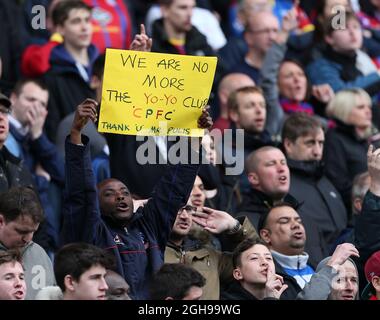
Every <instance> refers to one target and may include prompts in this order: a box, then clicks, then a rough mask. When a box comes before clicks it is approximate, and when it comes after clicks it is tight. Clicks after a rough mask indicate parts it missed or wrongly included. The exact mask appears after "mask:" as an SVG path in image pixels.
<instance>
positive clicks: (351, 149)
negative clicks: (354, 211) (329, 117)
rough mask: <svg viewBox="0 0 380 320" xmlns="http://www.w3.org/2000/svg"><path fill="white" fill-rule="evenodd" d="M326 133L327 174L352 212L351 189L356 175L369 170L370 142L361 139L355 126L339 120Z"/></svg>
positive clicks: (325, 155)
mask: <svg viewBox="0 0 380 320" xmlns="http://www.w3.org/2000/svg"><path fill="white" fill-rule="evenodd" d="M337 124H338V125H337V127H336V128H334V129H330V130H329V131H328V132H327V134H326V141H325V147H324V154H323V160H324V163H325V172H326V176H327V177H328V178H329V179H330V181H331V182H332V183H333V184H334V186H335V188H336V189H337V190H338V191H339V192H340V194H341V196H342V199H343V202H344V204H345V205H346V209H347V211H348V212H351V189H352V182H353V180H354V178H355V176H356V175H357V174H359V173H363V172H365V171H367V151H368V142H367V141H366V140H364V139H360V138H359V137H358V136H357V135H356V134H355V131H354V127H353V126H348V125H345V124H343V123H342V122H340V121H337Z"/></svg>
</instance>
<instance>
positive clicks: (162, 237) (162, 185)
mask: <svg viewBox="0 0 380 320" xmlns="http://www.w3.org/2000/svg"><path fill="white" fill-rule="evenodd" d="M82 141H83V143H84V146H80V145H74V144H72V143H70V142H69V141H68V139H67V140H66V189H65V201H64V209H63V216H64V221H63V228H62V236H63V241H64V243H69V242H79V241H81V242H87V243H91V244H94V245H96V246H98V247H101V248H104V249H106V250H108V251H110V252H112V253H113V254H114V255H115V257H116V268H117V271H118V272H119V273H120V274H121V275H122V276H124V278H125V279H126V281H127V282H128V284H129V285H130V287H131V296H132V298H133V299H146V298H147V297H148V285H149V283H150V278H151V276H152V275H153V273H154V272H155V271H157V270H158V269H159V268H160V267H161V265H162V264H163V262H164V252H165V247H166V243H167V241H168V238H169V234H170V232H171V229H172V226H173V224H174V221H175V218H176V215H177V213H178V210H179V209H180V208H181V207H182V206H183V205H185V204H186V202H187V199H188V197H189V195H190V192H191V189H192V187H193V184H194V180H195V177H196V175H197V171H198V165H175V166H168V169H167V171H166V173H165V175H164V176H163V177H162V178H161V180H160V181H159V183H158V184H157V186H156V188H155V192H154V193H153V196H152V198H151V199H150V200H149V201H148V203H146V204H145V206H144V207H142V208H138V209H137V211H136V212H135V213H134V215H133V217H132V219H131V221H130V222H129V224H128V226H127V227H121V226H120V225H117V224H115V223H114V222H113V221H112V220H111V219H110V218H107V217H102V216H101V214H100V209H99V204H98V195H97V191H96V186H95V178H94V174H93V171H92V167H91V158H90V148H89V144H88V141H89V139H88V138H87V137H86V136H82ZM126 169H128V168H126Z"/></svg>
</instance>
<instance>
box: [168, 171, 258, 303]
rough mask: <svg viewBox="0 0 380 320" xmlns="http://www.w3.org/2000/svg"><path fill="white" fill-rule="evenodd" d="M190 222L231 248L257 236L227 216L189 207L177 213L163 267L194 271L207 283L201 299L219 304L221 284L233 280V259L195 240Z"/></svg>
mask: <svg viewBox="0 0 380 320" xmlns="http://www.w3.org/2000/svg"><path fill="white" fill-rule="evenodd" d="M197 179H199V177H197ZM193 192H194V188H193V191H192V193H193ZM190 199H191V195H190ZM190 201H191V200H190ZM193 222H194V223H196V224H198V225H200V226H201V227H203V229H204V230H206V232H210V233H211V234H215V235H219V234H224V235H225V236H226V241H228V244H229V245H231V246H233V247H235V246H236V245H237V244H238V243H240V242H241V241H243V240H244V239H246V238H248V237H251V238H258V235H257V233H256V231H255V229H254V228H253V226H252V225H251V223H250V222H249V220H248V219H247V218H245V217H241V218H239V220H237V219H235V218H233V217H232V216H231V215H230V214H228V213H227V212H224V211H219V210H214V209H211V208H207V207H194V206H192V205H190V204H188V205H186V206H184V207H182V208H181V209H179V211H178V214H177V218H176V220H175V222H174V225H173V228H172V232H171V234H170V237H169V242H168V244H167V246H166V250H165V263H183V264H186V265H188V266H191V267H192V268H194V269H195V270H197V271H198V272H199V273H200V274H201V275H202V276H203V277H205V278H206V279H207V281H206V284H205V286H204V287H203V294H202V297H201V299H202V300H218V299H219V294H220V283H221V284H222V285H223V284H227V283H229V282H230V281H231V280H232V269H233V266H232V255H231V254H229V253H227V252H221V251H218V250H215V249H214V248H213V247H211V246H210V245H207V243H205V241H202V240H201V239H199V238H198V237H196V236H195V233H194V232H193V230H192V228H191V227H192V224H193Z"/></svg>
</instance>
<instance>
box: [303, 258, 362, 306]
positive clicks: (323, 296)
mask: <svg viewBox="0 0 380 320" xmlns="http://www.w3.org/2000/svg"><path fill="white" fill-rule="evenodd" d="M330 258H331V256H329V257H327V258H325V259H323V260H322V261H321V262H319V264H318V266H317V269H316V270H315V273H314V274H313V276H312V277H311V279H310V282H309V283H307V284H306V286H305V287H304V289H303V290H302V291H301V292H300V293H298V295H297V298H296V299H297V300H330V293H331V283H332V280H333V278H334V277H335V276H336V275H337V272H336V270H335V269H334V268H332V267H330V266H328V265H327V262H328V261H329V260H330ZM348 260H349V261H351V262H352V264H353V265H354V266H355V270H356V274H358V269H357V267H356V264H355V262H354V261H353V260H352V259H351V258H348ZM358 279H359V277H358ZM358 287H359V283H358ZM358 299H359V290H358V292H357V293H356V296H355V300H358Z"/></svg>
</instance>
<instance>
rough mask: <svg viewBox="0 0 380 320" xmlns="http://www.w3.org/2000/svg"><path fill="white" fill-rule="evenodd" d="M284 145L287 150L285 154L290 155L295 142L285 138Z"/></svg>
mask: <svg viewBox="0 0 380 320" xmlns="http://www.w3.org/2000/svg"><path fill="white" fill-rule="evenodd" d="M283 145H284V148H285V153H286V154H289V151H290V150H291V148H292V145H293V142H292V141H290V140H289V139H288V138H285V139H284V142H283Z"/></svg>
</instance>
